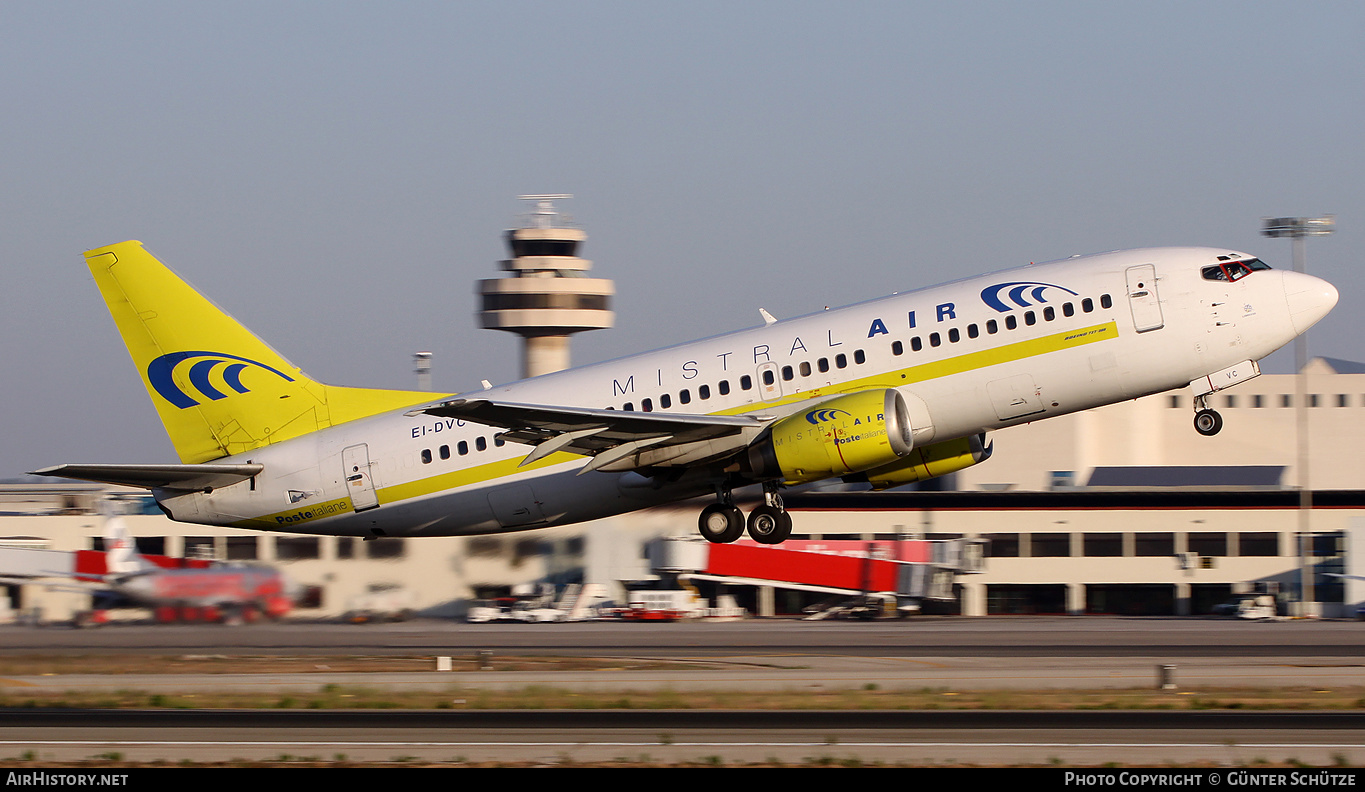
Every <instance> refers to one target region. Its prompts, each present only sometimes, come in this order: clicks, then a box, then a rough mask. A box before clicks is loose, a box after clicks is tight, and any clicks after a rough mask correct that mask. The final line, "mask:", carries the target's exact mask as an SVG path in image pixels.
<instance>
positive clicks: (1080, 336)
mask: <svg viewBox="0 0 1365 792" xmlns="http://www.w3.org/2000/svg"><path fill="white" fill-rule="evenodd" d="M1118 337H1119V330H1118V325H1117V324H1116V323H1115V322H1107V323H1105V324H1099V325H1092V326H1091V327H1082V328H1079V329H1076V330H1067V331H1064V332H1061V333H1053V334H1052V335H1046V336H1043V337H1041V338H1031V339H1028V340H1026V341H1017V342H1015V343H1013V344H1003V345H1001V346H998V347H991V348H990V349H982V350H980V351H977V352H968V353H966V354H962V355H956V356H954V357H950V358H944V359H943V360H936V361H933V362H931V363H923V364H921V365H918V366H910V367H908V368H903V369H893V370H891V371H888V372H884V373H881V374H874V375H872V376H868V377H862V378H859V379H855V380H850V381H848V382H842V383H839V384H838V385H831V386H828V387H825V388H813V389H811V390H805V391H799V392H797V393H793V394H791V395H789V396H783V397H782V398H780V399H774V400H773V401H770V402H761V403H755V402H750V403H748V404H745V405H742V406H739V407H734V408H731V409H728V410H721V411H719V412H716V413H711V414H712V415H738V414H742V413H752V412H756V411H759V410H761V409H763V408H764V407H776V406H782V405H785V404H792V403H795V402H800V401H806V400H809V399H814V398H820V397H823V396H831V395H834V394H839V393H852V392H855V391H859V390H865V389H867V388H894V387H900V386H902V385H908V384H911V383H915V382H927V381H929V380H934V379H939V378H941V377H947V376H951V375H954V374H963V373H966V372H969V371H977V370H980V369H984V368H988V367H990V366H996V365H1000V364H1001V363H1013V362H1016V361H1019V360H1026V359H1028V358H1032V357H1037V356H1039V355H1046V354H1049V353H1052V352H1059V351H1061V350H1063V349H1071V348H1074V347H1079V346H1084V345H1086V344H1094V343H1096V342H1099V341H1109V340H1112V339H1115V338H1118ZM911 354H914V353H911ZM574 459H582V456H580V455H578V454H572V453H569V452H566V451H560V452H558V453H555V454H551V455H550V456H548V457H546V458H545V459H542V460H539V461H537V462H535V463H533V464H530V465H527V466H525V467H519V466H518V465H519V463H520V460H521V458H520V457H514V458H512V459H502V460H498V461H496V462H489V463H487V464H484V465H474V466H472V467H466V468H460V469H459V470H452V471H450V472H448V473H441V474H438V475H435V476H428V477H426V478H420V479H416V480H414V481H409V482H404V483H402V484H394V485H391V486H388V487H380V488H379V489H378V490H377V493H378V495H379V502H380V504H381V505H383V504H387V503H397V502H399V501H404V500H409V499H412V498H420V497H423V496H426V495H432V494H434V493H437V492H442V491H445V490H449V489H455V488H458V487H467V486H470V485H472V484H482V483H484V482H488V481H495V480H497V479H500V478H504V477H507V476H511V475H512V474H514V473H518V472H521V473H524V472H527V471H532V470H537V469H539V468H545V467H550V466H552V465H560V464H563V463H565V462H569V461H572V460H574ZM342 502H349V499H343V501H342ZM333 503H337V501H330V502H329V503H328V504H322V505H323V506H328V505H331V504H333ZM316 509H317V507H314V511H316ZM307 511H309V510H308V509H290V510H288V511H283V512H277V513H275V514H268V515H265V516H264V517H259V518H256V519H252V520H242V521H239V522H236V523H233V525H234V526H236V527H238V528H257V529H260V528H269V529H274V530H279V528H280V527H281V525H280V524H279V520H281V519H289V520H290V522H289V524H290V525H298V524H299V523H302V522H311V521H312V520H316V519H322V518H323V517H330V516H334V515H335V514H336V512H335V511H333V512H330V513H328V514H315V516H309V517H306V518H296V517H297V515H299V514H300V512H307ZM348 511H350V510H349V509H348Z"/></svg>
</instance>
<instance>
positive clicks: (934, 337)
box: [929, 333, 943, 347]
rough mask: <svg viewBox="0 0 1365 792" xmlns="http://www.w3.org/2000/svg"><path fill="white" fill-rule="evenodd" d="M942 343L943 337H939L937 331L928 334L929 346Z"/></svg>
mask: <svg viewBox="0 0 1365 792" xmlns="http://www.w3.org/2000/svg"><path fill="white" fill-rule="evenodd" d="M942 343H943V339H941V338H939V337H938V333H930V334H929V346H931V347H936V346H938V345H939V344H942Z"/></svg>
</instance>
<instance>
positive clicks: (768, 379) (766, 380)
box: [763, 369, 777, 385]
mask: <svg viewBox="0 0 1365 792" xmlns="http://www.w3.org/2000/svg"><path fill="white" fill-rule="evenodd" d="M774 382H777V377H774V376H773V372H772V369H767V370H765V371H764V372H763V384H764V385H771V384H773V383H774Z"/></svg>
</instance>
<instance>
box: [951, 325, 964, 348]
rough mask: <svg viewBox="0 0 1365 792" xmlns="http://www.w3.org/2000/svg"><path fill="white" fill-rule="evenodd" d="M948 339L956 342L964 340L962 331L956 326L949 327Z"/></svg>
mask: <svg viewBox="0 0 1365 792" xmlns="http://www.w3.org/2000/svg"><path fill="white" fill-rule="evenodd" d="M948 340H949V341H950V342H952V343H954V344H956V343H957V342H959V341H961V340H962V333H960V332H958V329H957V328H956V327H952V328H949V329H948Z"/></svg>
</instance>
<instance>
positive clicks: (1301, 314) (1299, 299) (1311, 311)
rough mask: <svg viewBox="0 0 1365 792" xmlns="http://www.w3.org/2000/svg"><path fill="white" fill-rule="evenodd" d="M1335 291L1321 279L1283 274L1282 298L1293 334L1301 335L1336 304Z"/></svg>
mask: <svg viewBox="0 0 1365 792" xmlns="http://www.w3.org/2000/svg"><path fill="white" fill-rule="evenodd" d="M1338 296H1339V295H1338V294H1337V289H1336V287H1335V286H1333V285H1332V284H1330V283H1328V282H1327V281H1325V280H1323V279H1322V278H1315V277H1313V276H1312V275H1305V274H1303V273H1301V272H1286V273H1284V297H1285V301H1286V302H1288V303H1289V319H1290V321H1292V322H1293V323H1294V332H1296V333H1300V334H1302V333H1303V332H1304V331H1306V330H1307V329H1308V328H1310V327H1312V326H1313V325H1315V324H1317V323H1318V321H1319V320H1320V319H1322V317H1324V316H1326V315H1327V314H1328V313H1329V312H1330V311H1331V310H1332V308H1333V307H1334V306H1335V305H1336V304H1337V298H1338Z"/></svg>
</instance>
